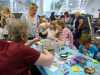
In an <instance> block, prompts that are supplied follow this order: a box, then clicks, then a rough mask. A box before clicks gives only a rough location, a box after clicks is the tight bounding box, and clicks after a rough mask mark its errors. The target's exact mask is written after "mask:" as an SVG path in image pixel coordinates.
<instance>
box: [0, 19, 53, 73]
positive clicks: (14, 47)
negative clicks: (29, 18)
mask: <svg viewBox="0 0 100 75" xmlns="http://www.w3.org/2000/svg"><path fill="white" fill-rule="evenodd" d="M8 32H9V39H10V40H11V41H5V40H0V75H31V73H30V70H29V65H41V66H49V65H50V64H51V63H52V61H53V56H52V54H50V53H49V52H48V51H44V53H39V52H38V51H36V50H35V49H33V48H30V47H29V46H27V45H25V42H26V41H27V26H26V25H25V24H24V23H22V22H21V21H19V20H12V22H11V24H9V25H8ZM34 75H36V74H34Z"/></svg>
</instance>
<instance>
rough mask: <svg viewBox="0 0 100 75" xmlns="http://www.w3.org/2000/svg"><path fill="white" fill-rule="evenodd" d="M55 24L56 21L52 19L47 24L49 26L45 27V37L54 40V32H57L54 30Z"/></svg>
mask: <svg viewBox="0 0 100 75" xmlns="http://www.w3.org/2000/svg"><path fill="white" fill-rule="evenodd" d="M56 24H57V21H56V20H55V21H52V22H51V23H50V25H49V28H48V29H47V33H48V35H47V38H49V39H52V40H56V37H55V36H56V33H57V30H56Z"/></svg>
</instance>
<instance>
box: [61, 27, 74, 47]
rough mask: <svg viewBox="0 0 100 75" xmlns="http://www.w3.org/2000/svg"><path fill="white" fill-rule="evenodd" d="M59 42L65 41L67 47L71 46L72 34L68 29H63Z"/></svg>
mask: <svg viewBox="0 0 100 75" xmlns="http://www.w3.org/2000/svg"><path fill="white" fill-rule="evenodd" d="M59 38H60V39H61V40H64V41H67V42H68V43H69V45H70V46H71V48H72V46H73V34H72V32H71V31H70V30H69V29H68V28H64V29H63V30H62V31H61V34H60V36H59Z"/></svg>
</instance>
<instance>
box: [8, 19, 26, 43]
mask: <svg viewBox="0 0 100 75" xmlns="http://www.w3.org/2000/svg"><path fill="white" fill-rule="evenodd" d="M7 28H8V33H9V39H10V40H12V41H16V42H19V41H26V40H27V25H26V24H25V23H23V22H21V21H20V20H17V19H14V20H12V22H10V23H9V24H8V27H7Z"/></svg>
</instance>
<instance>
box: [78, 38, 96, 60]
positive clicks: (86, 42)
mask: <svg viewBox="0 0 100 75" xmlns="http://www.w3.org/2000/svg"><path fill="white" fill-rule="evenodd" d="M80 43H81V44H80V46H79V52H80V53H83V54H84V55H89V56H90V57H92V58H93V57H94V56H95V54H96V53H97V51H98V48H97V47H96V45H94V44H92V43H91V37H89V36H87V37H86V38H84V39H81V41H80Z"/></svg>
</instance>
